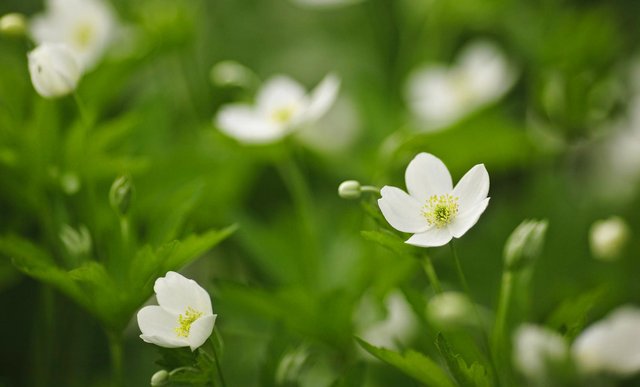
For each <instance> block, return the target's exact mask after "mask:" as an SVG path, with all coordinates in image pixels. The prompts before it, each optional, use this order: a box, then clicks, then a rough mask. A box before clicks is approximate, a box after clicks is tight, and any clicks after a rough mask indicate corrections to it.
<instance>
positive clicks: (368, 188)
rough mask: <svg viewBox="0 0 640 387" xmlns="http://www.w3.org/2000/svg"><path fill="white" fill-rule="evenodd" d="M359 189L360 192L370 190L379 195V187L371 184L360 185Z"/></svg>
mask: <svg viewBox="0 0 640 387" xmlns="http://www.w3.org/2000/svg"><path fill="white" fill-rule="evenodd" d="M360 191H362V192H371V193H375V194H378V195H380V188H378V187H374V186H372V185H363V186H362V187H360Z"/></svg>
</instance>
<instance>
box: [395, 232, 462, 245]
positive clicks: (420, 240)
mask: <svg viewBox="0 0 640 387" xmlns="http://www.w3.org/2000/svg"><path fill="white" fill-rule="evenodd" d="M450 240H451V233H450V232H449V230H448V229H447V228H446V227H443V228H437V227H432V228H430V229H429V230H427V231H425V232H423V233H420V234H414V235H413V236H412V237H411V238H409V239H407V241H406V242H405V243H408V244H410V245H414V246H419V247H437V246H444V245H446V244H447V243H449V241H450Z"/></svg>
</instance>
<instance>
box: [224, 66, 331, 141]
mask: <svg viewBox="0 0 640 387" xmlns="http://www.w3.org/2000/svg"><path fill="white" fill-rule="evenodd" d="M339 88H340V80H339V79H338V77H337V76H335V75H333V74H329V75H327V76H326V77H325V78H324V79H323V80H322V82H320V84H319V85H318V86H316V88H315V89H314V90H313V91H312V92H311V93H310V94H307V93H306V91H305V90H304V88H303V87H302V86H300V84H299V83H298V82H296V81H294V80H293V79H291V78H289V77H287V76H284V75H277V76H274V77H273V78H271V79H269V80H267V81H266V82H265V84H264V85H263V86H262V88H261V90H260V91H259V92H258V95H257V98H256V104H255V106H252V105H248V104H231V105H226V106H223V107H222V108H220V111H219V112H218V115H217V116H216V118H215V125H216V126H217V127H218V128H219V129H220V130H221V131H222V132H223V133H225V134H226V135H228V136H230V137H233V138H235V139H236V140H238V141H240V142H242V143H245V144H268V143H273V142H276V141H278V140H280V139H282V138H283V137H285V136H286V135H288V134H289V133H291V132H292V131H294V130H296V129H298V128H300V127H302V126H304V125H307V124H311V123H313V122H315V121H316V120H318V119H319V118H320V117H321V116H322V115H324V114H325V113H326V112H327V111H328V110H329V108H330V107H331V105H332V104H333V102H334V101H335V99H336V96H337V95H338V89H339Z"/></svg>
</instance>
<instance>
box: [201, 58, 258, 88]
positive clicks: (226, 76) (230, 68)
mask: <svg viewBox="0 0 640 387" xmlns="http://www.w3.org/2000/svg"><path fill="white" fill-rule="evenodd" d="M209 79H210V80H211V83H212V84H213V85H215V86H220V87H227V86H238V87H249V86H251V84H252V83H253V81H254V80H255V76H254V75H253V73H252V72H251V70H249V69H248V68H247V67H245V66H243V65H241V64H240V63H238V62H235V61H232V60H225V61H222V62H218V63H216V64H215V65H214V66H213V67H212V68H211V71H210V72H209Z"/></svg>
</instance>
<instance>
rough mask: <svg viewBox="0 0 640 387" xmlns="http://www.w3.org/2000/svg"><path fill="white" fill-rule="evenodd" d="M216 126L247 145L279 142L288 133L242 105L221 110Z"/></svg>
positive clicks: (224, 107)
mask: <svg viewBox="0 0 640 387" xmlns="http://www.w3.org/2000/svg"><path fill="white" fill-rule="evenodd" d="M215 125H216V126H217V127H218V128H219V129H220V131H221V132H223V133H225V134H226V135H228V136H229V137H233V138H235V139H236V140H238V141H240V142H243V143H246V144H266V143H271V142H274V141H277V140H279V139H281V138H282V137H284V136H285V135H286V134H287V131H286V130H285V129H284V128H283V127H281V126H278V125H275V124H274V123H272V122H270V121H268V120H267V119H265V118H264V117H263V116H262V115H260V114H258V113H257V112H256V111H255V110H254V109H253V107H251V106H249V105H242V104H232V105H226V106H223V107H222V108H220V111H219V112H218V115H217V116H216V118H215Z"/></svg>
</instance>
